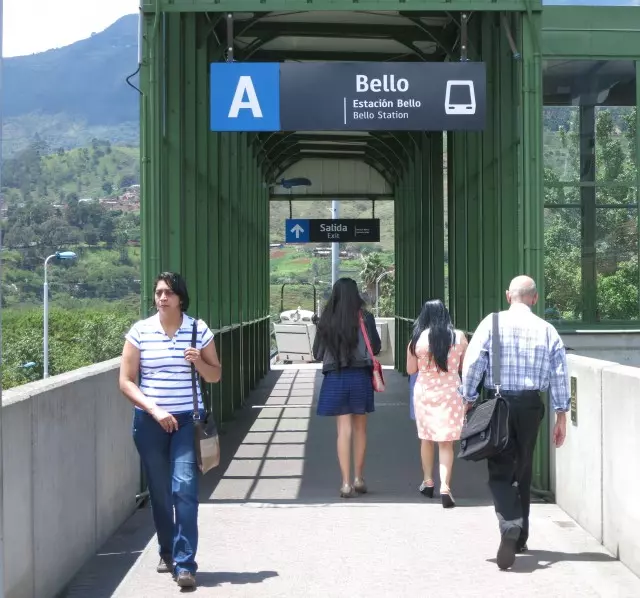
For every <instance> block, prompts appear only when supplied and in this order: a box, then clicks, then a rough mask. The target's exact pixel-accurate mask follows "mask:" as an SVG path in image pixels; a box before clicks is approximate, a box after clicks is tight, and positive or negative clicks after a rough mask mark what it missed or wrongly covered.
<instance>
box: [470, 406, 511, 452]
mask: <svg viewBox="0 0 640 598" xmlns="http://www.w3.org/2000/svg"><path fill="white" fill-rule="evenodd" d="M508 443H509V405H508V403H507V402H506V401H505V400H504V398H503V397H501V396H496V397H494V398H492V399H489V400H488V401H485V402H484V403H481V404H480V405H478V406H477V407H473V408H472V409H470V410H469V412H468V413H467V417H466V419H465V422H464V425H463V426H462V433H461V434H460V452H459V453H458V457H459V458H460V459H465V460H466V461H481V460H482V459H488V458H489V457H495V456H496V455H498V454H499V453H501V452H502V451H503V450H504V449H505V448H506V447H507V444H508Z"/></svg>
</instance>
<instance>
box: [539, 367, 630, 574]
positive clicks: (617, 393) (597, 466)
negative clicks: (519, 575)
mask: <svg viewBox="0 0 640 598" xmlns="http://www.w3.org/2000/svg"><path fill="white" fill-rule="evenodd" d="M568 363H569V373H570V376H573V377H575V378H576V397H577V402H576V403H577V421H576V423H573V422H572V420H571V416H570V414H567V439H566V441H565V444H564V446H563V447H561V448H560V449H554V448H552V450H551V453H552V467H551V478H552V487H553V490H554V492H555V496H556V502H557V503H558V505H559V506H560V507H561V508H562V509H563V510H564V511H566V512H567V514H569V515H570V516H571V517H572V518H573V519H575V520H576V521H577V522H578V523H579V524H580V525H581V526H582V527H584V528H585V529H586V530H587V531H589V532H590V533H591V534H592V535H593V536H594V537H595V538H596V539H597V540H598V541H600V542H601V543H603V544H604V546H605V547H606V548H607V549H608V550H609V551H610V552H612V553H613V554H614V555H617V556H618V557H619V558H620V560H621V561H622V562H623V563H624V564H626V565H627V566H628V567H629V568H630V569H631V570H632V571H634V572H635V573H636V574H637V575H640V508H638V495H639V494H640V480H639V478H638V472H640V434H639V433H638V431H639V430H640V369H639V368H636V367H630V366H622V365H619V364H616V363H614V362H607V361H600V360H595V359H590V358H587V357H580V356H575V355H570V356H569V357H568Z"/></svg>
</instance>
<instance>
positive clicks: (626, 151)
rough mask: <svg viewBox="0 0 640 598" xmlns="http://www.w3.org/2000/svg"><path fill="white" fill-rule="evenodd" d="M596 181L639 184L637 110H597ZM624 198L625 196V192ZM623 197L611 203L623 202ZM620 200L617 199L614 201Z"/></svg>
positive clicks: (617, 195)
mask: <svg viewBox="0 0 640 598" xmlns="http://www.w3.org/2000/svg"><path fill="white" fill-rule="evenodd" d="M595 118H596V140H595V141H596V180H597V181H598V182H605V183H620V184H624V185H629V184H634V183H635V181H636V167H635V162H636V147H635V146H636V143H635V131H636V126H635V123H636V109H635V107H629V106H617V107H607V108H602V107H599V108H596V109H595ZM622 196H624V192H622ZM622 196H621V195H620V193H613V197H612V199H611V200H609V199H607V201H605V202H604V203H612V202H613V203H615V201H620V200H621V197H622ZM613 198H616V199H613Z"/></svg>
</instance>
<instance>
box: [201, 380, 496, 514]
mask: <svg viewBox="0 0 640 598" xmlns="http://www.w3.org/2000/svg"><path fill="white" fill-rule="evenodd" d="M385 378H386V382H387V390H386V391H385V392H384V393H380V394H376V411H375V413H373V414H372V415H371V416H370V417H369V423H368V441H367V442H368V446H367V465H366V468H365V471H366V474H365V477H366V481H367V485H368V487H369V492H368V493H367V494H366V495H363V496H360V497H357V498H353V499H349V501H348V503H349V504H354V503H355V504H363V505H364V504H367V503H398V502H400V503H423V502H427V503H428V502H434V501H435V502H436V503H439V502H440V499H439V496H438V492H437V488H438V487H439V483H440V482H439V476H438V467H437V451H436V467H435V471H434V474H435V475H434V477H435V481H436V496H435V497H434V498H433V499H431V501H430V500H429V499H426V498H425V497H423V496H422V495H421V494H420V493H419V492H418V487H419V485H420V482H421V481H422V471H421V465H420V444H419V440H418V438H417V434H416V428H415V423H414V422H413V421H412V420H411V419H410V418H409V386H408V379H407V378H406V377H404V376H402V375H401V374H399V373H397V372H394V371H391V370H389V371H386V372H385ZM321 383H322V374H321V372H320V371H319V370H318V369H311V368H309V369H298V370H295V369H288V370H276V371H272V372H271V373H270V374H269V375H268V376H267V378H266V379H265V380H264V381H263V383H262V384H261V385H260V387H259V388H258V389H256V390H255V391H254V392H253V393H252V395H251V397H250V401H249V403H248V404H247V405H246V407H245V408H244V409H243V410H242V411H241V412H239V413H238V416H237V419H236V421H235V422H234V425H233V426H231V427H230V429H229V433H228V434H226V435H224V436H221V451H222V462H221V465H220V467H219V468H218V469H217V470H216V471H215V472H212V473H211V474H209V475H207V476H206V477H205V479H204V480H203V484H202V491H201V500H202V502H209V503H230V504H233V503H252V502H255V503H272V504H280V505H314V504H318V505H324V504H328V503H344V502H346V501H345V500H344V499H341V498H340V497H339V495H338V491H339V487H340V474H339V469H338V462H337V456H336V430H335V419H334V418H331V417H318V416H316V415H315V409H316V401H317V395H318V391H319V389H320V385H321ZM451 485H452V490H453V495H454V498H455V500H456V502H457V505H458V506H459V507H465V506H478V505H490V504H492V503H491V500H490V496H489V492H488V488H487V484H486V466H485V465H484V464H483V463H478V464H476V463H469V462H465V461H461V460H457V459H456V461H455V462H454V470H453V479H452V484H451Z"/></svg>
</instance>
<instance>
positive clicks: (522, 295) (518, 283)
mask: <svg viewBox="0 0 640 598" xmlns="http://www.w3.org/2000/svg"><path fill="white" fill-rule="evenodd" d="M507 301H508V302H509V303H524V304H526V305H529V306H532V305H535V304H536V302H537V301H538V289H537V288H536V282H535V280H533V278H531V277H530V276H516V277H515V278H514V279H513V280H512V281H511V284H510V285H509V290H508V291H507Z"/></svg>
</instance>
